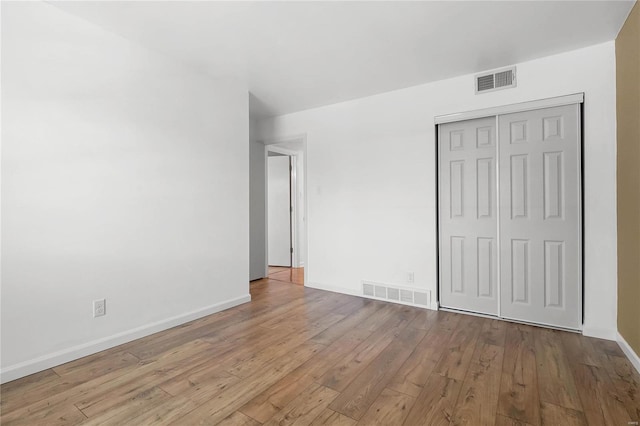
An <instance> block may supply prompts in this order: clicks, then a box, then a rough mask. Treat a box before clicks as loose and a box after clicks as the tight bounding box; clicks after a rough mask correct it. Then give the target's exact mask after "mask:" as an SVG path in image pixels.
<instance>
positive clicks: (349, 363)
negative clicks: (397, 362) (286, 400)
mask: <svg viewBox="0 0 640 426" xmlns="http://www.w3.org/2000/svg"><path fill="white" fill-rule="evenodd" d="M393 310H395V312H396V315H392V316H385V318H387V320H386V322H385V323H383V324H381V325H379V326H378V327H379V328H378V329H377V330H371V328H369V327H364V328H363V329H364V330H368V331H372V334H371V337H370V338H369V339H367V340H366V341H364V342H362V343H361V344H360V345H358V347H356V348H355V349H354V350H353V351H352V352H351V353H350V354H348V355H347V356H345V357H344V359H343V360H341V361H340V362H338V363H337V364H335V366H334V367H333V368H331V370H329V371H327V372H326V373H325V374H324V375H323V376H322V377H321V378H320V379H319V383H321V384H322V385H324V386H327V387H330V388H332V389H335V390H337V391H340V392H342V391H343V390H344V389H345V388H346V387H347V386H348V385H349V383H351V381H352V380H353V379H355V378H356V377H357V376H358V375H359V374H360V373H361V372H362V370H364V369H365V368H366V367H367V365H369V363H370V362H371V361H373V360H374V359H375V358H376V357H377V356H378V355H379V354H380V353H381V352H382V351H383V350H384V348H386V347H387V346H388V345H389V344H390V343H391V342H392V341H393V340H394V338H395V337H396V336H397V334H398V333H400V332H401V331H402V330H403V329H404V328H406V327H407V325H408V324H409V322H411V321H412V320H413V319H414V318H415V315H416V314H417V312H416V311H413V310H411V309H403V308H399V307H397V306H396V307H393ZM378 312H379V311H378Z"/></svg>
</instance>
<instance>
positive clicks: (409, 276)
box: [407, 272, 414, 284]
mask: <svg viewBox="0 0 640 426" xmlns="http://www.w3.org/2000/svg"><path fill="white" fill-rule="evenodd" d="M413 281H414V275H413V272H407V283H408V284H413Z"/></svg>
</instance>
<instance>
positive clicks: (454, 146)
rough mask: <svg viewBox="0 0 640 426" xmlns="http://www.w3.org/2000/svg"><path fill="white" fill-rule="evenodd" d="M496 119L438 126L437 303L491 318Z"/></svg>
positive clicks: (494, 267)
mask: <svg viewBox="0 0 640 426" xmlns="http://www.w3.org/2000/svg"><path fill="white" fill-rule="evenodd" d="M495 123H496V120H495V117H491V118H481V119H475V120H467V121H461V122H456V123H448V124H443V125H440V126H439V130H438V135H439V150H438V152H439V156H440V163H439V179H438V181H439V194H440V201H439V205H440V208H439V214H440V216H439V224H440V304H441V305H442V306H443V307H448V308H454V309H462V310H467V311H473V312H481V313H485V314H491V315H496V314H497V306H498V296H497V294H496V293H497V289H496V286H497V279H496V276H497V239H496V228H497V225H496V224H497V221H496V220H497V219H496V181H495V179H496V163H495V161H496V128H495Z"/></svg>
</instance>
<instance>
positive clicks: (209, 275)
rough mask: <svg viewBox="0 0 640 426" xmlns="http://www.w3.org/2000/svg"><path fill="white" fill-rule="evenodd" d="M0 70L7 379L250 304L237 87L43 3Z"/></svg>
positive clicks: (11, 7) (244, 115) (11, 31)
mask: <svg viewBox="0 0 640 426" xmlns="http://www.w3.org/2000/svg"><path fill="white" fill-rule="evenodd" d="M2 63H3V68H2V85H3V92H2V103H3V109H2V142H3V143H2V318H1V319H2V364H1V365H2V380H3V381H6V380H10V379H13V378H16V377H19V376H21V375H24V374H28V373H31V372H34V371H38V370H39V369H43V368H47V367H50V366H52V365H55V364H58V363H60V362H64V361H67V360H70V359H73V358H74V357H77V356H81V355H85V354H88V353H91V352H94V351H96V350H100V349H104V348H106V347H109V346H113V345H115V344H118V343H122V342H123V341H127V340H131V339H133V338H135V337H139V336H141V335H144V334H148V333H150V332H152V331H157V330H159V329H162V328H166V327H169V326H172V325H176V324H178V323H181V322H184V321H186V320H189V319H193V318H196V317H198V316H202V315H205V314H208V313H211V312H215V311H217V310H220V309H223V308H225V307H229V306H233V305H235V304H238V303H241V302H243V301H247V300H249V299H250V297H249V294H248V293H249V287H248V278H249V273H248V272H249V271H248V265H249V230H248V223H249V169H248V166H249V144H248V143H247V142H248V140H249V135H248V128H249V122H248V95H247V91H246V87H244V86H242V85H239V84H236V83H234V82H228V81H226V82H214V81H210V80H207V79H205V78H204V77H202V76H200V75H198V74H196V73H193V72H191V71H189V70H188V69H186V68H184V67H183V66H181V65H179V64H177V63H173V62H170V61H169V60H166V59H165V58H163V57H161V56H158V55H156V54H154V53H152V52H150V51H148V50H145V49H143V48H141V47H138V46H137V45H134V44H132V43H130V42H128V41H126V40H125V39H123V38H120V37H117V36H115V35H113V34H111V33H108V32H105V31H103V30H102V29H100V28H98V27H96V26H94V25H92V24H89V23H87V22H85V21H83V20H80V19H78V18H75V17H73V16H71V15H68V14H66V13H64V12H62V11H60V10H58V9H57V8H56V7H55V6H52V5H49V4H45V3H2ZM99 298H106V299H107V315H106V316H105V317H101V318H96V319H94V318H92V301H93V300H94V299H99Z"/></svg>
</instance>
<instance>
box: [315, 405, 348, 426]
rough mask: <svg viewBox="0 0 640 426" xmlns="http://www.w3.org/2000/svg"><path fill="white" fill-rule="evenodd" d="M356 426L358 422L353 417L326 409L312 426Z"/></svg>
mask: <svg viewBox="0 0 640 426" xmlns="http://www.w3.org/2000/svg"><path fill="white" fill-rule="evenodd" d="M355 424H356V421H355V420H353V419H352V418H351V417H347V416H345V415H343V414H340V413H336V412H335V411H333V410H330V409H328V408H325V409H324V410H323V411H322V413H320V415H319V416H318V417H316V418H315V419H314V420H313V422H311V425H310V426H354V425H355Z"/></svg>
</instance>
